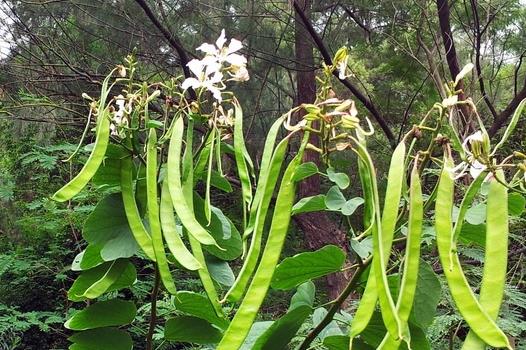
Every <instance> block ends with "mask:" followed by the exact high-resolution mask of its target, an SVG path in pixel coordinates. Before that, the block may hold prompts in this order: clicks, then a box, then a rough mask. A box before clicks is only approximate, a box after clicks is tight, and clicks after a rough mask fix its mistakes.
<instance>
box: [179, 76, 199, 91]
mask: <svg viewBox="0 0 526 350" xmlns="http://www.w3.org/2000/svg"><path fill="white" fill-rule="evenodd" d="M199 86H201V82H200V81H199V80H197V79H196V78H188V79H185V81H183V83H182V84H181V88H182V89H183V90H186V89H188V88H189V87H192V89H197V88H198V87H199Z"/></svg>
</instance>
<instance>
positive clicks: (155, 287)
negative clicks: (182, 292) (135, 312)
mask: <svg viewBox="0 0 526 350" xmlns="http://www.w3.org/2000/svg"><path fill="white" fill-rule="evenodd" d="M160 282H161V276H159V267H158V266H157V264H155V282H154V285H153V289H152V294H151V299H150V301H151V311H150V324H149V326H148V334H147V335H146V350H152V349H153V333H154V332H155V325H156V324H157V296H158V294H159V287H160V284H161V283H160Z"/></svg>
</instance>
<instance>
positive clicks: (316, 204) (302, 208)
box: [292, 194, 327, 215]
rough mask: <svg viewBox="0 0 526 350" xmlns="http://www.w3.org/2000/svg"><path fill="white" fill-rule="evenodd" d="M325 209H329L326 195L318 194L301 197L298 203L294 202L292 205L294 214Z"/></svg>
mask: <svg viewBox="0 0 526 350" xmlns="http://www.w3.org/2000/svg"><path fill="white" fill-rule="evenodd" d="M325 209H327V207H326V206H325V195H324V194H318V195H316V196H312V197H305V198H302V199H300V200H299V201H298V203H296V204H294V206H293V207H292V215H296V214H301V213H310V212H313V211H322V210H325Z"/></svg>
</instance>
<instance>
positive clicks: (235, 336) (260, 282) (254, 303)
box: [216, 132, 309, 350]
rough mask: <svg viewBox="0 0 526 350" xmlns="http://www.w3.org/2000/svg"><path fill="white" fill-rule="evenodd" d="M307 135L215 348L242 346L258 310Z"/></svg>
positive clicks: (285, 228) (228, 349) (293, 193)
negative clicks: (254, 266) (240, 297)
mask: <svg viewBox="0 0 526 350" xmlns="http://www.w3.org/2000/svg"><path fill="white" fill-rule="evenodd" d="M308 138H309V133H308V132H305V134H304V136H303V142H302V144H301V146H300V149H299V151H298V154H296V156H295V157H294V159H293V160H292V161H291V162H290V163H289V165H288V166H287V168H286V170H285V173H284V174H283V178H282V181H281V185H280V188H279V192H278V196H277V199H276V205H275V208H274V213H273V216H272V223H271V226H270V232H269V236H268V239H267V243H266V245H265V250H264V252H263V255H262V256H261V261H260V263H259V266H258V268H257V270H256V273H255V274H254V278H253V279H252V282H251V283H250V286H249V287H248V290H247V293H246V295H245V297H244V299H243V301H242V302H241V305H240V306H239V309H238V310H237V312H236V314H235V316H234V318H233V319H232V322H231V323H230V325H229V326H228V329H227V330H226V331H225V333H224V335H223V338H222V339H221V342H220V343H219V344H218V345H217V348H216V350H238V349H239V348H240V347H241V346H242V345H243V342H244V340H245V338H246V337H247V335H248V332H249V331H250V328H251V327H252V324H253V323H254V320H255V318H256V316H257V313H258V310H259V308H260V307H261V304H262V303H263V300H264V299H265V295H266V294H267V291H268V288H269V286H270V282H271V281H272V276H273V274H274V270H275V268H276V265H277V264H278V261H279V257H280V255H281V250H282V248H283V244H284V243H285V238H286V236H287V231H288V227H289V223H290V219H291V215H290V213H291V211H292V206H293V205H294V199H295V197H296V184H295V182H294V180H293V176H294V173H295V172H296V168H297V167H298V165H299V164H301V161H302V158H303V152H304V150H305V146H306V144H307V141H308Z"/></svg>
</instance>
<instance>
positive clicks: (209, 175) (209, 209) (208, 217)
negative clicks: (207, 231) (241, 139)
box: [204, 129, 221, 224]
mask: <svg viewBox="0 0 526 350" xmlns="http://www.w3.org/2000/svg"><path fill="white" fill-rule="evenodd" d="M216 134H217V132H216V130H215V129H214V130H212V132H210V136H211V142H212V144H211V149H210V152H209V154H208V167H207V169H206V190H205V207H204V211H205V217H206V221H207V223H208V224H210V220H211V219H212V204H211V202H210V185H211V184H210V182H211V178H212V165H213V161H214V152H213V149H214V147H219V145H220V143H221V139H219V140H217V141H215V140H216ZM216 144H217V145H216Z"/></svg>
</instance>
